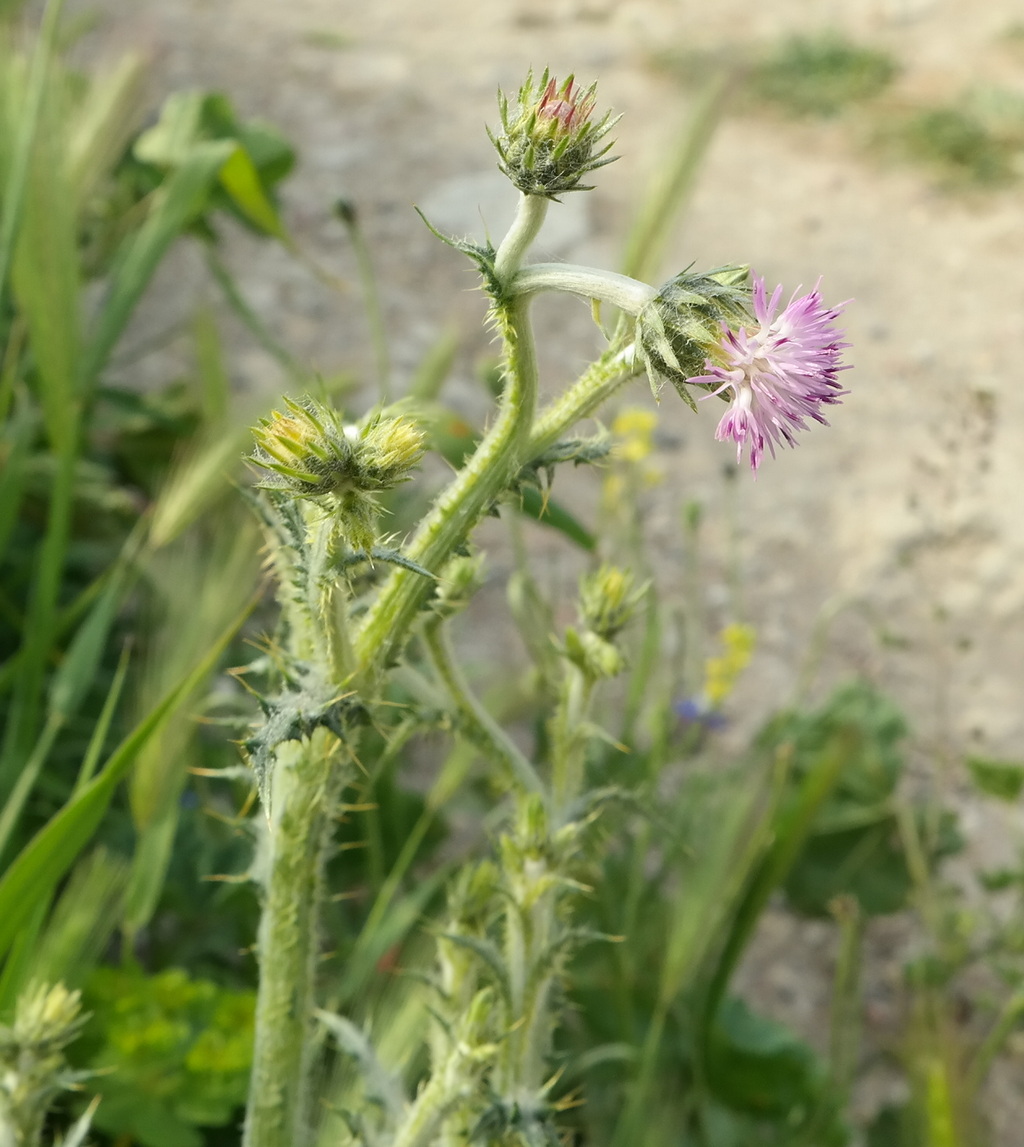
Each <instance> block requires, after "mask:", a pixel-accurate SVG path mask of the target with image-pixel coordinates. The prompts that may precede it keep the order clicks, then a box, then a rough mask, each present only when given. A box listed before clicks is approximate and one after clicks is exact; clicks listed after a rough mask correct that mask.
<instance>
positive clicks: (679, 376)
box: [636, 267, 751, 410]
mask: <svg viewBox="0 0 1024 1147" xmlns="http://www.w3.org/2000/svg"><path fill="white" fill-rule="evenodd" d="M747 275H748V268H747V267H720V268H718V269H717V270H715V271H708V272H706V273H705V274H702V275H688V274H686V273H685V272H684V273H683V274H681V275H676V277H675V278H674V279H670V280H669V281H668V282H667V283H666V284H665V285H664V286H663V287H662V288H661V290H660V291H659V292H658V293H657V295H655V297H654V298H653V299H652V300H651V302H649V303H648V304H647V306H646V307H644V309H643V310H642V311H641V312H640V315H639V316H638V318H637V323H636V330H637V340H636V347H637V354H638V356H639V357H640V360H641V361H642V362H643V364H644V367H645V368H646V370H647V376H648V378H649V379H650V382H651V389H652V391H653V392H654V395H655V397H657V395H658V392H659V391H660V389H661V387H662V386H663V385H664V383H665V382H666V381H668V382H671V383H672V385H673V386H674V387H675V388H676V390H677V391H678V392H679V395H680V397H681V398H682V399H683V400H684V401H685V402H686V403H687V404H688V405H689V406H690V407H691V409H693V410H696V409H697V406H696V403H695V402H694V400H693V396H692V395H691V394H690V392H689V390H688V389H687V386H686V382H687V380H688V379H690V378H693V377H695V376H697V375H702V374H704V373H705V363H706V362H707V360H708V359H709V358H713V357H715V356H716V355H717V354H718V352H719V347H720V344H721V340H722V323H723V322H724V323H726V324H727V325H730V326H733V325H742V324H743V323H749V322H750V321H751V318H750V312H749V311H748V309H747V301H748V299H749V297H750V290H749V288H748V287H747V286H746V280H747Z"/></svg>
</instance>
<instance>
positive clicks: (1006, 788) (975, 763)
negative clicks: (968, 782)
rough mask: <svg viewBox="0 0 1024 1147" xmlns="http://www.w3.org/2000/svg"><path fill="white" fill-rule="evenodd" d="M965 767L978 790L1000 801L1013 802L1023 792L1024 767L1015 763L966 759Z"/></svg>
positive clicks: (979, 758)
mask: <svg viewBox="0 0 1024 1147" xmlns="http://www.w3.org/2000/svg"><path fill="white" fill-rule="evenodd" d="M967 767H968V769H970V772H971V778H972V779H973V781H974V783H975V784H976V785H977V786H978V788H979V789H980V790H981V791H982V792H983V793H986V794H987V795H988V796H990V797H996V798H997V799H998V800H1001V801H1015V800H1016V799H1017V798H1018V797H1019V796H1020V794H1021V792H1022V791H1024V765H1020V764H1018V763H1017V762H1016V761H993V760H988V759H986V758H984V757H968V759H967Z"/></svg>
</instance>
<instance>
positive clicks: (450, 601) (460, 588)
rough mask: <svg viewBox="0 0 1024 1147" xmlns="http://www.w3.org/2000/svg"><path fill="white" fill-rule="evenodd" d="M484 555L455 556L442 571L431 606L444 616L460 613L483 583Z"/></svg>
mask: <svg viewBox="0 0 1024 1147" xmlns="http://www.w3.org/2000/svg"><path fill="white" fill-rule="evenodd" d="M483 580H484V574H483V555H482V554H473V555H472V556H468V555H467V556H464V557H455V558H452V560H451V561H450V562H449V563H448V564H447V565H446V566H445V567H444V569H443V570H442V571H441V576H440V578H439V579H438V583H437V593H436V594H435V596H434V600H433V601H432V602H431V606H432V608H433V610H434V612H435V613H439V614H440V615H441V616H442V617H451V616H452V615H453V614H456V613H459V612H460V611H461V610H463V609H464V608H465V607H466V606H467V605H468V604H469V600H470V598H471V597H472V596H473V595H474V594H475V593H476V591H477V590H478V589H479V588H480V586H481V585H483Z"/></svg>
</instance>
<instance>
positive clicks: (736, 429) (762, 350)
mask: <svg viewBox="0 0 1024 1147" xmlns="http://www.w3.org/2000/svg"><path fill="white" fill-rule="evenodd" d="M781 296H782V287H781V286H780V287H776V288H775V290H774V292H773V293H772V296H771V298H768V296H767V292H766V291H765V285H764V279H763V278H755V279H754V285H753V298H752V302H753V308H754V318H755V319H756V320H757V322H758V324H759V326H757V327H755V328H750V327H745V326H741V327H738V328H737V329H730V328H729V327H728V326H727V325H726V324H725V323H724V322H723V323H722V336H721V339H720V341H719V344H718V347H717V348H716V350H715V352H714V353H713V356H712V357H709V358H708V359H707V362H706V364H705V367H706V369H707V372H708V373H707V374H703V375H698V376H696V377H693V378H690V379H688V382H690V383H692V384H694V385H698V386H706V387H712V388H713V389H712V391H711V393H712V394H724V393H726V392H727V391H731V392H732V403H731V405H730V406H729V409H728V410H727V411H726V413H725V415H724V416H723V418H722V420H721V422H719V424H718V430H717V431H716V432H715V437H716V438H717V439H718V440H719V441H720V442H724V441H725V440H726V439H729V438H731V439H732V440H733V441H734V442H735V443H736V458H737V461H739V460H740V459H742V456H743V448H744V447H747V448H748V449H749V451H750V466H751V469H753V470H756V469H757V468H758V466H759V465H760V464H761V459H762V457H763V456H764V451H765V448H766V447H767V449H768V452H769V453H770V454H771V456H772V457H773V458H774V457H775V447H776V446H784V445H785V446H793V445H795V440H794V437H793V436H794V434H795V433H796V431H798V430H806V429H807V428H808V422H807V420H808V419H813V420H814V421H815V422H820V423H823V424H824V425H828V423H827V420H826V419H825V417H824V415H823V414H822V413H821V408H822V407H823V406H831V405H834V404H835V403H837V402H839V400H840V398H841V397H842V396H843V395H844V394H847V393H849V392H848V391H845V390H841V389H840V388H839V383H838V381H837V379H836V375H837V374H838V373H839V371H841V370H848V369H849V367H848V366H844V365H842V364H841V363H840V357H841V352H842V350H843V348H844V347H847V346H849V345H850V344H849V343H844V342H840V341H839V339H840V338H841V336H842V332H841V331H840V330H838V329H837V327H836V326H835V320H836V319H837V318H838V317H839V314H840V312H841V311H842V309H843V307H844V306H846V304H845V303H840V304H839V305H838V306H836V307H826V306H825V304H824V303H823V302H822V299H821V294H820V293H819V291H818V288H817V287H815V288H814V290H813V291H811V292H810V293H809V294H806V295H800V296H799V297H797V295H796V294H795V293H794V295H793V297H792V298H791V299H790V301H789V303H788V304H787V305H786V306H785V308H783V310H782V312H781V313H779V300H780V298H781Z"/></svg>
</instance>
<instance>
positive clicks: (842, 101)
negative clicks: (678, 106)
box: [747, 33, 899, 116]
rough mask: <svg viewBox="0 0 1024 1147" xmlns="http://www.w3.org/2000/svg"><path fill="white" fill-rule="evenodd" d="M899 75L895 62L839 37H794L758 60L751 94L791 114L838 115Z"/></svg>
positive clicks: (752, 72) (750, 82)
mask: <svg viewBox="0 0 1024 1147" xmlns="http://www.w3.org/2000/svg"><path fill="white" fill-rule="evenodd" d="M898 72H899V66H898V65H897V63H896V61H895V60H894V59H893V58H892V57H891V56H889V55H888V54H887V53H885V52H882V51H879V50H878V49H877V48H866V47H862V46H861V45H859V44H854V43H852V42H850V41H849V40H846V39H844V38H843V37H841V36H839V35H838V34H836V33H829V34H826V35H824V36H820V37H817V38H813V39H812V38H809V37H802V36H798V37H794V38H793V39H790V40H785V41H783V43H781V44H780V45H779V46H778V47H777V48H775V49H773V50H772V51H771V52H769V53H768V54H766V55H765V56H764V57H763V58H761V59H759V60H757V61H755V63H754V64H753V66H752V67H751V69H750V72H749V74H748V76H747V83H748V85H749V87H750V93H749V94H750V96H751V97H752V98H753V99H754V100H756V101H759V102H760V101H763V102H765V103H768V104H772V105H774V106H776V107H778V108H780V109H782V110H783V111H785V112H787V113H788V114H789V115H797V116H834V115H836V114H837V113H838V112H840V111H842V110H843V109H844V108H845V107H846V106H847V105H848V104H852V103H859V102H861V101H863V100H869V99H872V98H873V97H875V96H877V95H879V94H880V93H881V92H883V91H884V90H885V89H886V88H887V87H888V86H889V84H891V83H892V81H893V80H894V79H895V77H896V75H897V73H898Z"/></svg>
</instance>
